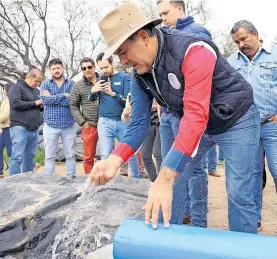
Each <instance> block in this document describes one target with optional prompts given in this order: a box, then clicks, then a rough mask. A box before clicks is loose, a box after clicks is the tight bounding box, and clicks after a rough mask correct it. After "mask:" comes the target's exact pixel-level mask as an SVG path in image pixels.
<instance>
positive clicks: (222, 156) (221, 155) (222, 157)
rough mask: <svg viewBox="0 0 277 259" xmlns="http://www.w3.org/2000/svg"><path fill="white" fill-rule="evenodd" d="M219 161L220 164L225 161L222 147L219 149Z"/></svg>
mask: <svg viewBox="0 0 277 259" xmlns="http://www.w3.org/2000/svg"><path fill="white" fill-rule="evenodd" d="M218 161H219V162H223V161H224V155H223V152H222V149H221V148H220V147H218Z"/></svg>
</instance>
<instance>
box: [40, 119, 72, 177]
mask: <svg viewBox="0 0 277 259" xmlns="http://www.w3.org/2000/svg"><path fill="white" fill-rule="evenodd" d="M76 131H77V127H76V124H75V123H74V124H73V125H72V126H70V127H67V128H64V129H59V128H52V127H50V126H48V125H47V124H46V123H44V125H43V141H44V149H45V167H44V171H45V172H46V173H49V174H54V172H55V165H56V154H57V150H58V143H59V138H61V140H62V143H63V152H64V156H65V161H66V172H67V175H68V176H72V175H75V174H76V159H75V153H74V148H75V142H76Z"/></svg>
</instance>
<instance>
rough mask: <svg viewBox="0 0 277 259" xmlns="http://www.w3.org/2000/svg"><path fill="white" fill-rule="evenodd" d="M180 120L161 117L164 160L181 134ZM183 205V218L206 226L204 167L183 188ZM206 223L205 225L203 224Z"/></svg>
mask: <svg viewBox="0 0 277 259" xmlns="http://www.w3.org/2000/svg"><path fill="white" fill-rule="evenodd" d="M179 124H180V119H178V118H176V117H174V116H173V115H171V114H170V113H167V112H164V113H162V116H161V124H160V134H161V147H162V158H163V159H164V158H165V156H166V155H167V153H168V152H169V150H170V148H171V146H172V144H173V142H174V140H175V138H176V136H177V135H178V132H179ZM183 188H184V190H183V192H184V193H183V197H182V203H183V206H184V212H183V216H191V217H192V220H193V219H194V221H197V222H198V225H200V226H206V222H207V220H206V219H203V217H206V216H205V215H206V211H207V199H208V198H207V197H208V186H207V174H206V172H205V170H204V169H203V167H202V165H201V166H199V167H198V168H197V170H195V171H194V172H193V174H192V175H191V177H190V178H189V180H187V182H186V184H185V185H184V186H183ZM203 222H204V223H203Z"/></svg>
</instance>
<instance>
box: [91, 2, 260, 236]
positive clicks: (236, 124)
mask: <svg viewBox="0 0 277 259" xmlns="http://www.w3.org/2000/svg"><path fill="white" fill-rule="evenodd" d="M161 22H162V21H161V20H154V21H148V20H147V19H146V17H145V16H144V15H143V13H142V12H141V11H140V10H139V9H138V8H137V7H136V5H135V4H132V3H128V4H122V5H121V6H119V7H118V8H117V9H115V10H113V11H112V12H110V13H109V14H108V15H107V16H105V17H104V18H103V19H102V20H101V21H100V23H99V28H100V30H101V32H102V35H103V37H104V39H105V41H106V42H107V43H108V46H109V49H108V51H107V52H106V54H105V56H104V57H103V58H104V59H105V58H108V57H109V56H110V55H112V54H113V53H116V54H117V55H118V56H119V59H120V62H121V64H122V65H127V64H128V65H132V66H133V68H134V71H133V76H132V80H131V94H132V117H131V123H130V125H129V126H128V128H127V131H126V133H125V136H124V137H123V139H121V143H119V144H118V146H117V147H116V149H115V150H114V151H113V152H112V154H111V155H110V156H109V157H108V158H107V159H106V160H103V161H100V162H99V163H97V164H96V165H95V166H94V168H93V170H92V174H91V176H90V179H91V181H93V182H94V183H95V184H105V183H106V182H108V181H109V180H110V179H111V178H112V177H114V175H115V174H116V171H117V169H118V168H119V167H120V166H122V165H123V164H124V162H125V161H126V160H127V159H128V158H129V157H131V156H132V155H133V154H134V152H136V151H137V150H138V148H139V147H140V146H141V144H142V142H143V141H144V139H145V137H146V135H147V132H148V128H149V122H150V115H151V106H152V100H153V98H155V99H156V100H157V102H158V103H159V104H160V105H161V106H162V107H166V108H167V109H168V110H169V112H170V113H171V114H173V115H174V116H175V117H177V118H181V121H180V125H179V131H178V135H177V137H176V138H175V141H174V143H173V145H172V147H171V149H170V151H169V152H168V154H167V155H166V157H165V159H164V160H163V164H162V167H161V170H160V173H159V175H158V177H157V179H156V180H155V182H154V183H153V184H152V185H151V187H150V190H149V195H148V201H147V204H146V206H145V210H146V212H145V222H146V223H147V224H149V223H150V220H151V219H152V226H153V228H157V227H158V224H157V223H158V216H159V211H160V209H161V210H162V214H163V220H164V225H165V227H169V220H170V222H172V223H177V224H181V223H182V221H183V215H184V202H183V201H184V193H183V191H184V189H185V188H184V186H185V185H186V184H187V181H188V179H187V178H188V177H189V176H190V175H189V172H193V171H194V169H195V168H196V166H197V164H198V163H199V162H200V161H201V159H202V158H203V156H204V155H205V154H206V153H207V151H208V150H209V149H210V148H211V147H212V146H214V144H215V143H216V144H219V145H221V148H222V150H223V152H224V154H225V158H226V182H227V183H226V187H227V193H228V209H229V228H230V230H232V231H240V232H250V233H257V212H256V209H255V204H254V198H253V185H252V179H251V177H252V163H253V159H254V157H255V154H256V152H257V149H258V144H259V130H260V124H259V112H258V110H257V108H256V106H255V105H254V104H253V91H252V88H251V86H250V85H249V83H247V82H246V81H245V80H244V79H243V77H242V76H241V75H240V74H239V73H238V72H237V71H236V70H235V69H234V68H233V67H231V66H230V65H229V64H228V62H227V61H226V60H225V59H224V57H223V56H222V55H221V54H220V52H219V50H218V48H217V47H216V45H215V44H214V43H213V42H212V41H211V40H208V39H206V38H203V37H199V36H197V35H195V34H186V33H181V32H178V31H176V30H163V29H157V28H155V26H156V25H158V24H159V23H161ZM238 143H239V145H238ZM227 150H228V152H226V151H227ZM203 220H204V219H203Z"/></svg>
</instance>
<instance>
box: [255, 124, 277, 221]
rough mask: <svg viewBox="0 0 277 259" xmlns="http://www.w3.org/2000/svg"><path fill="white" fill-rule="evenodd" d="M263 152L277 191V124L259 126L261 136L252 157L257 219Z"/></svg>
mask: <svg viewBox="0 0 277 259" xmlns="http://www.w3.org/2000/svg"><path fill="white" fill-rule="evenodd" d="M264 152H265V155H266V158H267V163H268V168H269V171H270V172H271V174H272V177H273V180H274V182H275V188H276V192H277V124H276V123H274V122H269V123H266V124H264V125H262V126H261V136H260V143H259V149H258V153H257V156H256V158H255V159H254V161H255V164H254V170H253V172H254V176H253V185H254V199H255V204H256V208H257V212H258V221H259V222H261V220H262V215H261V214H262V213H261V211H262V194H263V192H262V190H263V168H264Z"/></svg>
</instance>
